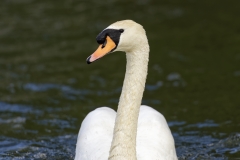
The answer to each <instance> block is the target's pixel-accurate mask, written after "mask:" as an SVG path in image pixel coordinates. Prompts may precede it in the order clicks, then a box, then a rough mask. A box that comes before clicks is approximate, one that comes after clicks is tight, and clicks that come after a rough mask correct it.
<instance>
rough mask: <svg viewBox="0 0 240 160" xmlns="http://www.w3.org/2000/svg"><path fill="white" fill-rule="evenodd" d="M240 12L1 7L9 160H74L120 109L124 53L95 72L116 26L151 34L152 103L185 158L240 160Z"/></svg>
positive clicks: (3, 135) (165, 4) (138, 0)
mask: <svg viewBox="0 0 240 160" xmlns="http://www.w3.org/2000/svg"><path fill="white" fill-rule="evenodd" d="M239 6H240V3H239V1H234V0H229V1H227V2H226V1H224V0H218V1H217V0H212V1H207V0H202V1H195V0H187V1H182V2H180V1H177V0H171V1H153V0H135V1H133V0H132V1H127V0H121V1H120V0H119V1H117V0H113V1H110V0H105V1H96V0H89V1H74V0H68V1H63V0H59V1H54V0H41V1H37V0H21V1H19V0H2V1H1V2H0V82H1V83H0V128H1V129H0V159H4V160H8V159H9V160H10V159H11V160H12V159H14V160H18V159H56V160H58V159H59V160H60V159H62V160H65V159H73V158H74V155H75V144H76V139H77V134H78V131H79V128H80V125H81V122H82V120H83V118H84V117H85V116H86V114H87V113H89V112H90V111H92V110H94V109H95V108H97V107H100V106H109V107H111V108H114V109H116V107H117V103H118V98H119V95H120V92H121V86H122V82H123V78H124V73H125V63H126V62H125V61H126V59H125V54H124V53H120V52H119V53H114V54H111V55H108V56H106V57H104V58H103V59H101V60H99V61H97V62H95V63H93V64H91V65H87V64H86V61H85V60H86V58H87V57H88V56H89V55H90V54H91V53H92V52H93V51H94V50H95V49H96V48H97V46H98V45H97V43H96V40H95V37H96V35H97V34H98V33H99V32H100V31H102V29H104V28H105V27H107V26H108V25H110V24H111V23H113V22H115V21H117V20H123V19H133V20H135V21H137V22H138V23H140V24H142V25H143V26H144V28H145V29H146V32H147V36H148V39H149V43H150V48H151V53H150V63H149V74H148V79H147V85H146V90H145V93H144V98H143V102H142V103H143V104H145V105H149V106H152V107H153V108H155V109H157V110H158V111H160V112H161V113H162V114H163V115H164V116H165V117H166V119H167V121H168V124H169V126H170V128H171V130H172V133H173V135H174V139H175V143H176V149H177V155H178V157H179V159H182V160H183V159H188V160H202V159H209V160H212V159H216V160H222V159H240V45H239V44H240V21H239V16H240V9H239Z"/></svg>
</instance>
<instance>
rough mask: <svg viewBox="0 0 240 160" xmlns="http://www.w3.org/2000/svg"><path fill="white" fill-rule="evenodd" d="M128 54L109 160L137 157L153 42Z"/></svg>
mask: <svg viewBox="0 0 240 160" xmlns="http://www.w3.org/2000/svg"><path fill="white" fill-rule="evenodd" d="M126 55H127V67H126V74H125V79H124V84H123V88H122V93H121V96H120V101H119V104H118V110H117V116H116V121H115V127H114V133H113V140H112V145H111V149H110V154H109V160H136V159H137V155H136V136H137V124H138V115H139V109H140V105H141V101H142V96H143V91H144V88H145V82H146V77H147V69H148V57H149V45H148V42H147V39H146V41H143V44H141V47H140V48H138V49H135V50H133V51H131V52H128V53H126Z"/></svg>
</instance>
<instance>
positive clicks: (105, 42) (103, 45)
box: [102, 39, 107, 48]
mask: <svg viewBox="0 0 240 160" xmlns="http://www.w3.org/2000/svg"><path fill="white" fill-rule="evenodd" d="M106 44H107V40H106V39H105V41H104V42H103V44H102V48H104V47H105V46H106Z"/></svg>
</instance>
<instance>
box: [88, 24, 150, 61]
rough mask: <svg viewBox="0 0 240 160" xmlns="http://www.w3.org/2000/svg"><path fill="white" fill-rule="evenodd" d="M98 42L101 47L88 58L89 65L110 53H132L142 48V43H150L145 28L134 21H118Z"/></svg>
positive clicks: (105, 31) (104, 32) (98, 38)
mask: <svg viewBox="0 0 240 160" xmlns="http://www.w3.org/2000/svg"><path fill="white" fill-rule="evenodd" d="M96 40H97V42H98V44H99V47H98V49H97V50H96V51H95V52H94V53H93V54H92V55H91V56H89V57H88V58H87V63H88V64H90V63H92V62H94V61H96V60H97V59H100V58H102V57H103V56H105V55H107V54H108V53H112V52H115V51H123V52H126V53H130V52H131V51H134V50H135V49H139V48H141V44H142V43H148V42H147V37H146V33H145V30H144V29H143V27H142V26H141V25H140V24H138V23H136V22H134V21H132V20H123V21H117V22H115V23H113V24H111V25H110V26H108V27H107V28H105V29H104V30H103V31H102V32H101V33H99V34H98V36H97V37H96Z"/></svg>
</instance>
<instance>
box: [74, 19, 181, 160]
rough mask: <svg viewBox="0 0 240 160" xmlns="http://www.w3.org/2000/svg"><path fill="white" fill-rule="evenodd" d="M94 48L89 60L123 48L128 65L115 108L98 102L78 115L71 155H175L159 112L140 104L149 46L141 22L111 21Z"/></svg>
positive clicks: (154, 158) (100, 158)
mask: <svg viewBox="0 0 240 160" xmlns="http://www.w3.org/2000/svg"><path fill="white" fill-rule="evenodd" d="M96 39H97V42H98V43H99V44H100V46H99V48H98V49H97V50H96V51H95V52H94V53H93V54H92V55H91V56H90V57H88V59H87V62H88V63H92V62H93V61H95V60H97V59H99V58H101V57H103V56H104V55H106V54H107V53H111V52H114V51H124V52H126V57H127V67H126V74H125V79H124V84H123V88H122V93H121V96H120V100H119V104H118V110H117V112H115V111H114V110H112V109H110V108H107V107H101V108H98V109H96V110H94V111H92V112H90V113H89V114H88V115H87V116H86V118H85V119H84V120H83V122H82V125H81V128H80V131H79V134H78V140H77V147H76V156H75V160H106V159H109V160H136V159H138V160H177V156H176V151H175V146H174V139H173V137H172V134H171V131H170V129H169V127H168V125H167V122H166V120H165V118H164V116H163V115H162V114H161V113H159V112H157V111H156V110H154V109H153V108H151V107H148V106H144V105H142V106H141V100H142V96H143V91H144V88H145V82H146V77H147V68H148V57H149V45H148V40H147V37H146V34H145V30H144V29H143V27H142V26H141V25H140V24H138V23H136V22H134V21H132V20H124V21H118V22H116V23H113V24H112V25H110V26H109V27H107V28H106V29H104V30H103V31H102V32H101V33H100V34H99V35H98V36H97V38H96Z"/></svg>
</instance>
